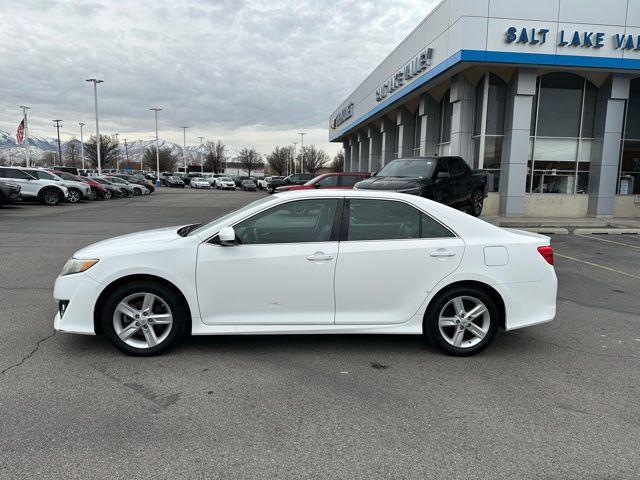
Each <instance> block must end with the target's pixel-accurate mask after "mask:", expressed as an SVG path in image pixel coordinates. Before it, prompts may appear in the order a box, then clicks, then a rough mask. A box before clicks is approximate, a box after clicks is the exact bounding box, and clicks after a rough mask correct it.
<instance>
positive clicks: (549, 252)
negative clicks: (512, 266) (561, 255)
mask: <svg viewBox="0 0 640 480" xmlns="http://www.w3.org/2000/svg"><path fill="white" fill-rule="evenodd" d="M538 252H540V255H542V258H544V259H545V260H546V261H547V263H548V264H549V265H553V247H552V246H551V245H545V246H544V247H538Z"/></svg>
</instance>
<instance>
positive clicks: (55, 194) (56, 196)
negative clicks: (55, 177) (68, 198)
mask: <svg viewBox="0 0 640 480" xmlns="http://www.w3.org/2000/svg"><path fill="white" fill-rule="evenodd" d="M61 198H62V195H61V194H60V191H59V190H57V189H55V188H47V189H46V190H44V191H43V192H42V194H41V195H40V199H41V201H42V203H44V204H45V205H49V206H54V205H57V204H58V203H60V199H61Z"/></svg>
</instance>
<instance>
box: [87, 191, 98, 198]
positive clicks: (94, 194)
mask: <svg viewBox="0 0 640 480" xmlns="http://www.w3.org/2000/svg"><path fill="white" fill-rule="evenodd" d="M89 192H90V193H89V200H95V199H96V198H98V194H97V193H96V191H95V190H94V189H93V188H92V189H91V190H89Z"/></svg>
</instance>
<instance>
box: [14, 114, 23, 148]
mask: <svg viewBox="0 0 640 480" xmlns="http://www.w3.org/2000/svg"><path fill="white" fill-rule="evenodd" d="M16 139H17V140H18V143H22V140H24V118H23V119H22V121H21V122H20V125H18V131H17V132H16Z"/></svg>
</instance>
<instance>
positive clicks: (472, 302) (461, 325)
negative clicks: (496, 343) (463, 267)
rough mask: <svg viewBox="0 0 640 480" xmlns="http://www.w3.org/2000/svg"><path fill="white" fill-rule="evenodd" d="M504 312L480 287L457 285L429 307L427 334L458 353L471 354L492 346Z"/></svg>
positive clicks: (443, 347)
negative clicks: (501, 312) (501, 313)
mask: <svg viewBox="0 0 640 480" xmlns="http://www.w3.org/2000/svg"><path fill="white" fill-rule="evenodd" d="M500 320H501V315H500V311H499V309H498V307H497V305H496V303H495V301H494V300H493V298H492V297H491V296H490V295H488V294H487V293H486V292H485V291H484V290H482V289H480V288H476V287H457V288H453V289H451V290H448V291H445V292H444V293H442V294H440V295H439V296H438V297H437V298H436V300H435V302H434V303H433V304H432V305H431V306H430V307H429V310H428V311H427V314H426V317H425V322H424V332H425V333H426V335H427V338H429V340H430V341H431V342H432V343H433V344H435V345H436V346H438V347H439V348H440V349H442V350H444V351H445V352H446V353H448V354H451V355H455V356H460V357H464V356H468V355H473V354H475V353H478V352H480V351H482V350H484V349H485V348H487V347H488V346H489V344H490V343H491V342H492V341H493V339H494V338H495V336H496V334H497V332H498V326H499V325H500V323H501V322H500Z"/></svg>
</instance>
